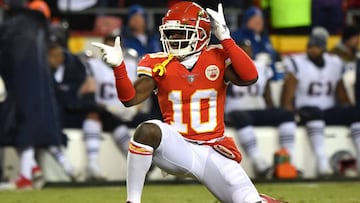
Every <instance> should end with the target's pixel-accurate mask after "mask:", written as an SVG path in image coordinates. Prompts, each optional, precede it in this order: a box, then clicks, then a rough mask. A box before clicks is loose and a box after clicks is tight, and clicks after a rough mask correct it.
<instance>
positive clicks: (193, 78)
mask: <svg viewBox="0 0 360 203" xmlns="http://www.w3.org/2000/svg"><path fill="white" fill-rule="evenodd" d="M186 78H187V80H188V82H189V83H193V82H194V81H195V75H187V76H186Z"/></svg>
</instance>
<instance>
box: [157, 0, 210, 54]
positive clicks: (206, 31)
mask: <svg viewBox="0 0 360 203" xmlns="http://www.w3.org/2000/svg"><path fill="white" fill-rule="evenodd" d="M159 30H160V35H161V37H160V40H161V42H162V45H163V48H164V51H165V52H166V53H168V54H172V55H174V56H177V57H185V56H188V55H190V54H193V53H196V52H199V51H200V50H202V49H203V48H204V47H206V46H207V45H208V43H209V41H210V32H211V24H210V17H209V15H208V13H207V12H206V11H205V10H204V9H203V8H201V6H199V5H198V4H196V3H193V2H188V1H182V2H179V3H176V4H174V5H173V6H171V8H170V9H169V11H168V12H167V13H166V15H165V17H164V18H163V19H162V25H160V27H159Z"/></svg>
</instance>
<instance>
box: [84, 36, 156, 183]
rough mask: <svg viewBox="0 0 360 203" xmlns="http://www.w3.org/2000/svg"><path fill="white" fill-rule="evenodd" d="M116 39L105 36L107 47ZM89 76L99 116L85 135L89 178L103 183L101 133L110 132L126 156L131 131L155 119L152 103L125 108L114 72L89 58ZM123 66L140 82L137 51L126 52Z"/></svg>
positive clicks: (91, 117) (90, 117) (88, 122)
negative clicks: (152, 113)
mask: <svg viewBox="0 0 360 203" xmlns="http://www.w3.org/2000/svg"><path fill="white" fill-rule="evenodd" d="M114 40H115V36H113V35H109V36H106V37H105V38H104V40H103V42H104V44H106V45H109V46H114ZM86 61H87V63H88V65H89V69H90V72H91V74H92V76H93V77H94V79H95V81H96V92H95V99H96V103H97V110H96V112H92V113H91V114H89V115H88V117H87V118H86V119H85V121H84V124H83V131H84V136H85V144H86V148H87V157H88V167H87V173H88V177H89V178H91V179H97V180H104V179H105V178H106V174H105V173H104V172H103V171H102V170H101V167H100V165H99V160H98V157H99V149H100V142H101V133H102V132H103V131H106V132H111V133H112V134H113V138H114V141H115V143H116V144H117V146H118V148H119V150H120V151H121V152H122V154H124V155H125V156H126V155H127V151H128V143H129V140H130V134H129V129H128V128H129V127H130V128H135V127H136V126H137V125H138V124H139V123H141V122H142V121H145V120H149V119H151V118H154V117H153V116H152V115H150V114H148V112H149V111H150V109H149V106H148V105H149V102H145V103H144V104H142V105H138V106H133V107H130V108H126V107H125V106H124V105H123V104H122V103H121V102H120V101H119V99H118V97H117V92H116V85H115V78H114V73H113V70H112V68H111V67H110V66H109V65H107V64H106V63H104V62H103V61H102V60H101V59H99V58H95V57H90V58H88V59H87V60H86ZM124 62H125V64H126V69H127V73H128V77H129V78H130V80H131V81H135V80H136V79H137V74H136V68H137V63H138V55H137V52H136V50H134V49H124Z"/></svg>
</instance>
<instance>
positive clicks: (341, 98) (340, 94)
mask: <svg viewBox="0 0 360 203" xmlns="http://www.w3.org/2000/svg"><path fill="white" fill-rule="evenodd" d="M335 93H336V99H337V101H338V102H339V103H340V104H345V105H348V104H351V102H350V99H349V97H348V95H347V92H346V89H345V85H344V81H343V80H340V81H339V82H338V83H337V85H336V89H335Z"/></svg>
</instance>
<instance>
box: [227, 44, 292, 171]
mask: <svg viewBox="0 0 360 203" xmlns="http://www.w3.org/2000/svg"><path fill="white" fill-rule="evenodd" d="M238 45H239V46H240V47H241V48H242V49H243V50H244V51H245V52H246V53H247V54H248V55H249V56H250V57H251V56H252V46H251V42H250V40H243V41H241V42H238ZM254 63H255V65H256V68H257V70H258V74H259V79H258V81H257V82H256V83H255V84H252V85H250V86H235V85H230V86H229V88H228V93H227V98H226V105H225V115H226V116H225V120H226V124H228V125H229V126H232V127H234V128H235V129H236V130H237V133H236V135H237V138H238V141H239V142H240V143H241V145H242V146H243V148H244V149H245V151H246V153H247V154H248V155H249V156H250V158H251V160H252V162H253V166H254V169H255V172H256V175H257V176H258V177H266V176H269V175H270V173H269V172H270V171H271V170H270V166H269V164H268V163H266V162H265V160H264V159H263V157H262V156H261V153H260V150H259V148H258V145H257V142H256V137H255V130H254V125H257V126H278V131H279V141H280V145H281V146H282V147H284V148H285V149H286V150H287V151H288V153H289V154H290V157H291V158H292V159H291V160H292V161H293V160H294V159H293V154H294V141H295V137H294V136H295V130H296V124H295V121H294V120H295V119H294V118H295V116H294V113H293V112H291V111H286V110H284V109H281V108H275V107H274V104H273V101H272V96H271V90H270V83H269V82H268V81H269V80H270V79H271V78H272V75H273V72H272V70H271V68H270V67H269V66H268V64H267V62H266V61H264V60H255V61H254ZM292 163H293V162H292Z"/></svg>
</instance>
